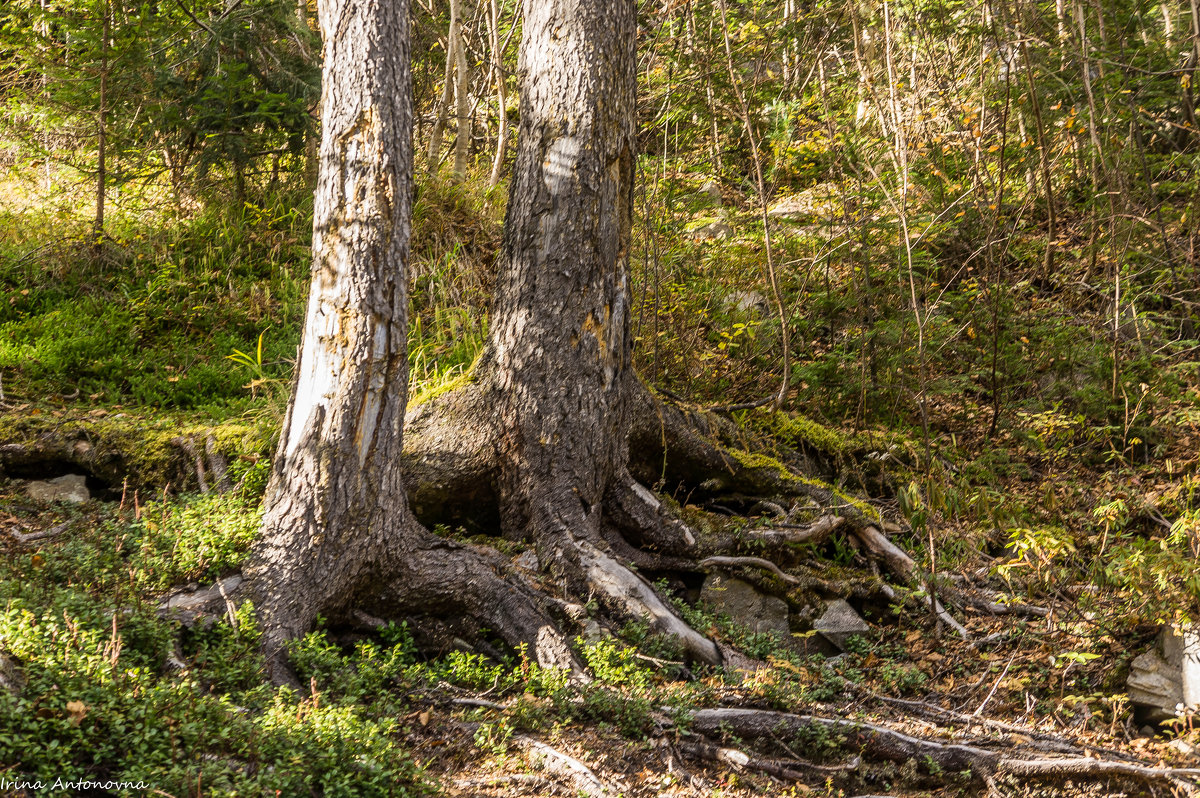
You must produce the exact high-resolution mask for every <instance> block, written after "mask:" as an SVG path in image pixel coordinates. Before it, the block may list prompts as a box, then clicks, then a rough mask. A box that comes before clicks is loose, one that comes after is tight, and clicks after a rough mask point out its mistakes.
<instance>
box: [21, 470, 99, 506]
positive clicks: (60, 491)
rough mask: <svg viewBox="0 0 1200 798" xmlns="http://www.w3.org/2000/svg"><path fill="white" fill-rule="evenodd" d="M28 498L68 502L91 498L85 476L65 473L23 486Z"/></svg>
mask: <svg viewBox="0 0 1200 798" xmlns="http://www.w3.org/2000/svg"><path fill="white" fill-rule="evenodd" d="M25 492H26V493H27V494H28V495H29V498H31V499H33V500H35V501H39V502H69V503H70V504H82V503H83V502H86V501H88V500H89V499H91V498H92V494H91V493H89V492H88V489H87V477H84V476H80V475H79V474H67V475H66V476H63V477H58V478H57V479H48V480H45V481H37V482H30V483H29V484H28V485H26V486H25Z"/></svg>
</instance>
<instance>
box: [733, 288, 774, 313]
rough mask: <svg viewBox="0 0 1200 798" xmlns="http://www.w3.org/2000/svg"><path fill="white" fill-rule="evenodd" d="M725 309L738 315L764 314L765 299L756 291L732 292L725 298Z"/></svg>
mask: <svg viewBox="0 0 1200 798" xmlns="http://www.w3.org/2000/svg"><path fill="white" fill-rule="evenodd" d="M725 307H726V308H728V309H729V310H736V311H737V312H739V313H760V314H761V313H765V312H766V311H767V298H766V297H765V296H763V295H762V294H760V293H759V292H757V291H734V292H733V293H731V294H729V296H727V297H725Z"/></svg>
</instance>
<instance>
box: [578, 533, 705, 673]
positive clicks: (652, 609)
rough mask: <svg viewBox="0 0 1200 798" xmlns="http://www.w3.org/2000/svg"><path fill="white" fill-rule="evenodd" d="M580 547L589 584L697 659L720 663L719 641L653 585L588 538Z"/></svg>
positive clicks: (582, 562)
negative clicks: (701, 630)
mask: <svg viewBox="0 0 1200 798" xmlns="http://www.w3.org/2000/svg"><path fill="white" fill-rule="evenodd" d="M579 550H580V554H581V557H580V562H581V564H582V565H583V567H584V571H585V573H586V574H587V580H588V584H589V585H591V586H592V587H593V588H595V589H596V590H598V591H599V592H601V593H603V594H604V595H605V596H606V597H608V598H609V599H610V600H611V601H613V602H615V603H617V604H619V605H620V606H622V607H623V608H624V609H625V611H626V612H628V613H629V614H630V615H634V616H637V617H642V618H646V619H647V620H648V621H650V628H652V629H654V631H656V632H659V633H660V634H666V635H670V636H671V637H674V638H675V639H676V640H678V641H679V642H680V643H682V644H683V647H684V649H686V650H687V652H688V653H689V654H691V655H692V656H693V657H695V658H696V659H698V660H700V661H702V662H707V663H709V664H710V665H720V664H721V652H720V651H719V650H718V649H717V646H716V644H715V643H713V641H711V640H709V639H708V638H707V637H704V636H703V635H701V634H700V633H699V632H697V631H696V630H695V629H693V628H691V627H690V626H688V625H687V624H686V623H684V622H683V621H682V620H680V618H679V616H677V615H676V614H675V613H674V612H672V611H671V609H670V608H669V607H668V606H667V605H665V604H663V602H662V599H660V598H659V597H658V594H657V593H655V592H654V589H653V588H651V587H650V585H648V584H646V582H645V581H643V580H642V579H639V578H638V576H637V575H636V574H634V573H633V572H632V571H630V570H629V569H628V568H626V567H625V566H623V565H621V564H620V563H619V562H617V561H616V560H614V559H613V558H612V557H609V556H608V555H607V554H605V553H604V552H602V551H600V550H599V549H597V548H596V547H595V546H592V545H591V544H589V543H587V542H586V541H580V542H579Z"/></svg>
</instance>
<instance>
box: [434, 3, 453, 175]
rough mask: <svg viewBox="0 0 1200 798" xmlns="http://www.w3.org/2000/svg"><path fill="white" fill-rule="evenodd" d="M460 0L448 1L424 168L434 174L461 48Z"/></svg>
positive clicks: (440, 157) (439, 162)
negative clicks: (439, 77) (436, 97)
mask: <svg viewBox="0 0 1200 798" xmlns="http://www.w3.org/2000/svg"><path fill="white" fill-rule="evenodd" d="M461 4H462V3H461V0H450V30H449V32H448V33H447V34H446V72H445V75H444V76H443V79H442V96H441V98H440V99H439V100H438V104H437V116H436V117H435V118H434V121H433V132H432V133H431V134H430V135H429V151H428V154H427V155H426V158H425V160H426V167H427V169H428V171H429V173H430V174H436V173H437V170H438V166H439V165H440V164H441V162H442V135H443V133H444V131H445V129H446V118H447V117H448V116H450V98H451V97H452V96H453V93H454V83H453V82H451V78H452V77H453V76H454V65H455V63H456V62H457V59H458V48H460V47H462V41H461V39H462V37H461V35H460V34H461V32H462V28H461V23H460V22H459V16H460V6H461Z"/></svg>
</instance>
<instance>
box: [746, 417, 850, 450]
mask: <svg viewBox="0 0 1200 798" xmlns="http://www.w3.org/2000/svg"><path fill="white" fill-rule="evenodd" d="M749 421H750V423H751V424H752V425H753V426H754V427H755V428H757V429H758V430H759V431H761V432H764V433H766V434H768V435H771V436H773V437H775V438H777V439H778V440H780V441H782V442H784V443H786V444H788V445H789V446H792V447H801V446H807V447H811V448H814V449H817V450H818V451H821V452H824V453H826V454H830V455H835V456H842V455H847V454H849V453H850V452H851V451H853V450H854V449H857V448H859V447H860V445H861V444H860V443H859V441H858V440H856V439H855V437H854V436H851V435H846V434H844V433H841V432H839V431H837V430H834V429H831V428H830V427H826V426H825V425H823V424H819V423H817V422H816V421H813V420H812V419H811V418H808V417H807V416H803V415H801V414H799V413H784V412H783V411H780V410H769V411H767V412H765V413H755V414H754V415H752V416H751V417H750V419H749Z"/></svg>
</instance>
